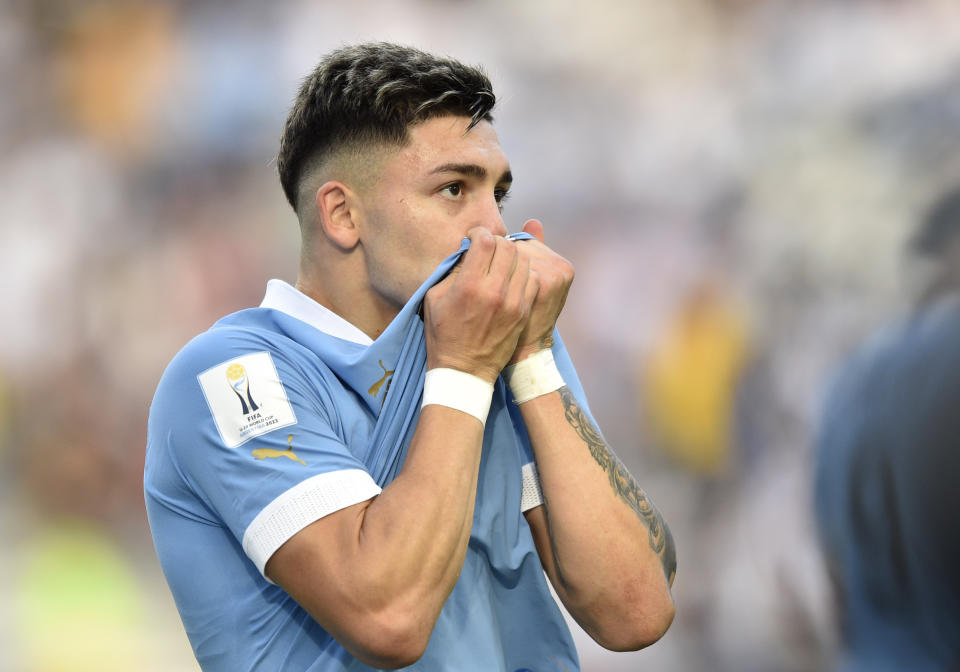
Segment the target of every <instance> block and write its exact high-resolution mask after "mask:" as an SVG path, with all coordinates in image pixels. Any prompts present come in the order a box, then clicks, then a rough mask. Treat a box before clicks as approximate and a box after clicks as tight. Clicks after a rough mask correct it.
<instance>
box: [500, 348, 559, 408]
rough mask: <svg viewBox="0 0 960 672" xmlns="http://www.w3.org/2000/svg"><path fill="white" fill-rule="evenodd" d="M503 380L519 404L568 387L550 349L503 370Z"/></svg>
mask: <svg viewBox="0 0 960 672" xmlns="http://www.w3.org/2000/svg"><path fill="white" fill-rule="evenodd" d="M503 378H504V380H506V381H507V384H508V385H509V386H510V391H511V392H513V401H514V403H517V404H522V403H523V402H525V401H530V400H531V399H536V398H537V397H542V396H543V395H545V394H548V393H550V392H553V391H554V390H559V389H560V388H561V387H563V386H564V385H566V383H565V382H564V381H563V376H561V375H560V372H559V371H558V370H557V364H556V362H554V361H553V350H551V349H550V348H547V349H545V350H541V351H539V352H535V353H534V354H532V355H530V356H529V357H527V358H526V359H524V360H523V361H520V362H517V363H516V364H514V365H513V366H508V367H507V368H505V369H504V370H503Z"/></svg>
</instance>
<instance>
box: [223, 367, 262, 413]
mask: <svg viewBox="0 0 960 672" xmlns="http://www.w3.org/2000/svg"><path fill="white" fill-rule="evenodd" d="M227 382H228V383H230V387H231V388H232V389H233V391H234V392H236V394H237V398H238V399H240V406H241V409H242V410H243V414H244V415H248V414H250V413H253V412H254V411H256V410H257V409H259V408H260V407H259V406H257V404H256V402H255V401H254V400H253V397H252V396H251V395H250V381H249V380H248V378H247V370H246V369H245V368H244V366H243V364H231V365H230V366H228V367H227Z"/></svg>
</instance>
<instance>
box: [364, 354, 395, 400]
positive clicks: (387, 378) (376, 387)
mask: <svg viewBox="0 0 960 672" xmlns="http://www.w3.org/2000/svg"><path fill="white" fill-rule="evenodd" d="M377 364H379V365H380V368H381V369H383V378H381V379H380V380H378V381H377V382H375V383H374V384H373V385H371V386H370V389H369V390H367V392H368V393H370V394H372V395H373V396H377V394H378V393H379V392H380V387H381V386H382V385H383V384H384V383H386V384H387V389H385V390H384V391H383V399H381V400H380V403H381V404H383V402H384V401H386V399H387V392H389V391H390V383H392V382H393V379H392V378H391V376H392V375H393V371H387V367H385V366H384V365H383V360H382V359H381V360H379V361H378V362H377ZM394 371H396V369H394Z"/></svg>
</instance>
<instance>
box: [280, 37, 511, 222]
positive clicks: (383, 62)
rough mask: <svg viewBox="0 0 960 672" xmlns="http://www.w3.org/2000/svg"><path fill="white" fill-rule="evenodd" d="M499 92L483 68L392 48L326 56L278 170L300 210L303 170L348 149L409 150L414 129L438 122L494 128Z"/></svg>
mask: <svg viewBox="0 0 960 672" xmlns="http://www.w3.org/2000/svg"><path fill="white" fill-rule="evenodd" d="M495 103H496V98H495V97H494V95H493V87H492V86H491V84H490V80H489V79H488V78H487V76H486V74H484V72H483V71H482V70H481V69H480V68H478V67H470V66H467V65H464V64H462V63H460V62H458V61H455V60H452V59H449V58H442V57H437V56H433V55H431V54H428V53H425V52H423V51H420V50H418V49H413V48H411V47H405V46H402V45H398V44H390V43H386V42H376V43H366V44H358V45H353V46H348V47H343V48H341V49H337V50H336V51H333V52H331V53H330V54H327V55H326V56H325V57H324V58H323V59H322V60H321V61H320V63H319V64H318V65H317V67H316V68H315V69H314V71H313V72H312V73H310V75H309V76H308V77H307V78H306V79H305V80H304V82H303V84H302V86H301V87H300V91H299V93H298V94H297V98H296V101H295V102H294V104H293V107H292V108H291V109H290V114H289V115H288V116H287V121H286V124H285V125H284V129H283V136H282V137H281V140H280V153H279V155H278V156H277V169H278V171H279V173H280V184H281V185H282V186H283V192H284V194H286V197H287V200H288V201H289V202H290V205H291V206H293V208H294V210H296V209H297V193H298V191H299V188H300V181H301V179H302V178H303V173H304V169H305V168H306V166H307V164H308V162H309V161H310V160H311V159H313V158H315V157H317V158H320V159H321V160H323V159H326V158H327V157H329V156H330V155H332V154H333V153H335V152H337V151H338V150H341V149H343V148H346V147H352V148H357V147H364V146H369V145H375V144H387V145H390V144H392V145H396V146H401V145H403V144H404V143H405V142H406V141H407V138H408V135H407V130H408V129H409V128H410V126H412V125H414V124H416V123H419V122H422V121H426V120H428V119H431V118H433V117H439V116H446V115H455V116H464V117H470V119H471V123H470V127H471V128H472V127H473V126H475V125H476V124H478V123H479V122H480V121H484V120H485V121H492V120H493V117H492V116H491V114H490V112H491V110H492V109H493V106H494V104H495Z"/></svg>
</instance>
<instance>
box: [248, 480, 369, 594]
mask: <svg viewBox="0 0 960 672" xmlns="http://www.w3.org/2000/svg"><path fill="white" fill-rule="evenodd" d="M380 490H381V488H380V486H379V485H377V483H376V482H375V481H374V480H373V478H372V477H371V476H370V474H368V473H367V472H365V471H363V470H362V469H342V470H339V471H329V472H327V473H325V474H317V475H316V476H312V477H310V478H308V479H307V480H305V481H302V482H300V483H297V484H296V485H295V486H293V487H292V488H290V489H289V490H287V491H286V492H284V493H283V494H281V495H280V496H279V497H277V498H276V499H274V500H273V501H272V502H270V503H269V504H267V505H266V506H265V507H263V510H262V511H261V512H260V513H258V514H257V517H256V518H254V519H253V521H252V522H251V523H250V525H248V526H247V530H246V532H244V533H243V550H244V552H245V553H246V554H247V556H248V557H249V558H250V559H251V560H252V561H253V564H255V565H256V566H257V569H258V570H260V573H261V574H263V572H264V567H266V565H267V560H269V559H270V556H272V555H273V554H274V553H275V552H276V550H277V549H278V548H280V547H281V546H282V545H283V544H284V542H286V541H287V540H288V539H289V538H290V537H292V536H293V535H295V534H296V533H297V532H299V531H300V530H302V529H303V528H305V527H306V526H307V525H309V524H310V523H312V522H314V521H317V520H320V519H321V518H323V517H324V516H327V515H329V514H331V513H334V512H336V511H339V510H340V509H345V508H347V507H348V506H353V505H354V504H359V503H360V502H365V501H366V500H368V499H371V498H372V497H376V496H377V495H379V494H380ZM264 577H265V578H266V575H264ZM267 580H268V581H269V579H267Z"/></svg>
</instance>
